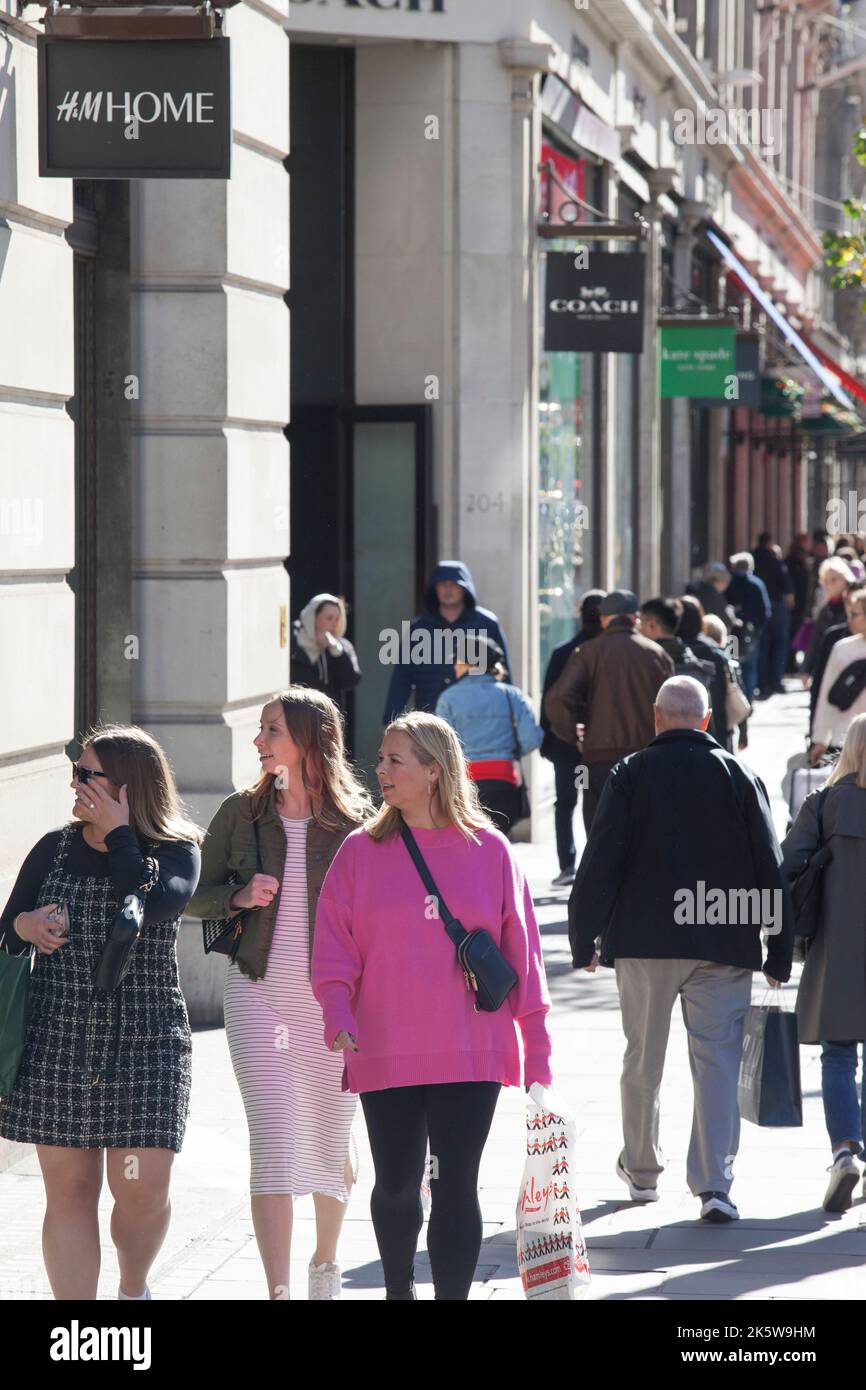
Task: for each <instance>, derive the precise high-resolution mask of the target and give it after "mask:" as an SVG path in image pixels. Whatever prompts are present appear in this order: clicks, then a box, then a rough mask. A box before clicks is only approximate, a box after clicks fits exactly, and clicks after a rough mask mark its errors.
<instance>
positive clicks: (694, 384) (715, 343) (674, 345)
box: [659, 324, 736, 403]
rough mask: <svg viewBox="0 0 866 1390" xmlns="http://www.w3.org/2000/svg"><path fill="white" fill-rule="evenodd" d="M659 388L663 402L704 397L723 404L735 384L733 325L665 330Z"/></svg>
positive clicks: (661, 333) (734, 337)
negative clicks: (672, 398) (680, 397)
mask: <svg viewBox="0 0 866 1390" xmlns="http://www.w3.org/2000/svg"><path fill="white" fill-rule="evenodd" d="M659 331H660V335H661V346H660V352H659V360H660V367H661V371H660V388H661V397H662V400H666V399H669V398H670V397H672V396H701V397H706V398H707V399H712V400H715V401H717V402H719V403H721V402H722V401H723V400H724V397H725V392H726V391H728V392H729V393H730V392H732V391H733V390H734V389H735V387H734V383H735V381H736V329H735V328H734V326H733V324H731V325H730V326H729V325H728V324H721V325H715V324H704V325H701V324H696V325H695V326H694V327H692V326H691V325H688V326H685V325H681V324H678V325H677V326H676V327H667V326H663V327H662V328H661V329H660V330H659Z"/></svg>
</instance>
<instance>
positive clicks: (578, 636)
mask: <svg viewBox="0 0 866 1390" xmlns="http://www.w3.org/2000/svg"><path fill="white" fill-rule="evenodd" d="M600 632H601V627H600V626H598V625H597V626H591V627H582V628H581V629H580V630H579V631H578V632H576V633H575V634H574V636H573V637H570V638H569V639H568V641H567V642H560V644H559V646H558V647H554V649H553V651H552V652H551V653H550V660H549V661H548V663H547V672H546V674H545V677H544V689H543V690H542V692H541V719H540V720H539V723H540V724H541V727H542V729H543V730H544V740H543V742H542V744H541V747H540V748H539V750H538V751H539V753H540V754H541V756H542V758H547V759H548V760H549V761H550V762H552V763H560V762H561V763H567V764H568V766H569V767H577V766H578V765H579V764H580V763H581V762H582V761H583V759H582V758H581V755H580V753H579V752H578V751H577V748H576V747H575V745H574V744H573V743H566V742H565V739H562V738H558V737H557V735H556V734H555V733H554V732H553V730H552V729H551V727H550V720H549V719H548V717H547V715H546V714H545V713H544V697H545V695H546V694H547V692H548V690H549V689H550V687H551V686H552V685H553V684H554V683H555V682H556V681H558V680H559V677H560V676H561V675H562V672H563V670H564V669H565V663H566V662H567V661H568V658H569V657H570V656H571V653H572V652H573V651H574V649H575V647H580V646H582V645H583V643H584V642H589V641H591V640H592V638H593V637H597V636H598V634H599V633H600Z"/></svg>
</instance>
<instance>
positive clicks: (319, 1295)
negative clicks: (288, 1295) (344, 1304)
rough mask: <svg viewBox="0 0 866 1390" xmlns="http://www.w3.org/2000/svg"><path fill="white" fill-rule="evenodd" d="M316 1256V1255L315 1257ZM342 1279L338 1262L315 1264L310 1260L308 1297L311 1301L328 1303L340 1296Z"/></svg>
mask: <svg viewBox="0 0 866 1390" xmlns="http://www.w3.org/2000/svg"><path fill="white" fill-rule="evenodd" d="M314 1258H315V1257H314ZM341 1291H342V1281H341V1279H340V1266H339V1265H338V1264H323V1265H314V1264H313V1261H312V1260H310V1268H309V1287H308V1292H307V1297H308V1299H309V1301H310V1302H311V1303H327V1302H330V1301H333V1300H334V1299H337V1298H339V1297H340V1294H341Z"/></svg>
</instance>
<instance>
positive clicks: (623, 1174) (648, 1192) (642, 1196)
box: [616, 1157, 659, 1202]
mask: <svg viewBox="0 0 866 1390" xmlns="http://www.w3.org/2000/svg"><path fill="white" fill-rule="evenodd" d="M616 1175H617V1177H618V1178H622V1180H623V1182H624V1183H625V1185H626V1187H627V1188H628V1191H629V1196H630V1197H631V1199H632V1201H633V1202H657V1201H658V1199H659V1194H658V1192H657V1190H656V1189H655V1188H654V1187H638V1185H637V1183H636V1182H635V1180H634V1178H633V1177H632V1175H631V1173H629V1172H628V1171H627V1170H626V1169H625V1168H624V1167H623V1165H622V1157H619V1158H618V1159H617V1161H616Z"/></svg>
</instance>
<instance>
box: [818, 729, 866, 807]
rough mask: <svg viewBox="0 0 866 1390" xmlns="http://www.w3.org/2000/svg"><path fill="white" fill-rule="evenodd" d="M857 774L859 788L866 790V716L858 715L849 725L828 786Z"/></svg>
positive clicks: (828, 779) (828, 780)
mask: <svg viewBox="0 0 866 1390" xmlns="http://www.w3.org/2000/svg"><path fill="white" fill-rule="evenodd" d="M852 772H854V773H856V774H857V786H858V787H863V788H864V789H866V714H857V715H855V716H854V718H853V719H852V720H851V723H850V724H849V725H848V732H847V733H846V735H845V742H844V743H843V744H842V752H841V753H840V754H839V761H838V762H837V764H836V766H835V767H834V768H833V771H832V772H831V773H830V776H829V777H828V778H827V786H828V787H830V786H832V785H833V783H834V782H841V780H842V778H843V777H848V776H849V775H850V773H852Z"/></svg>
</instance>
